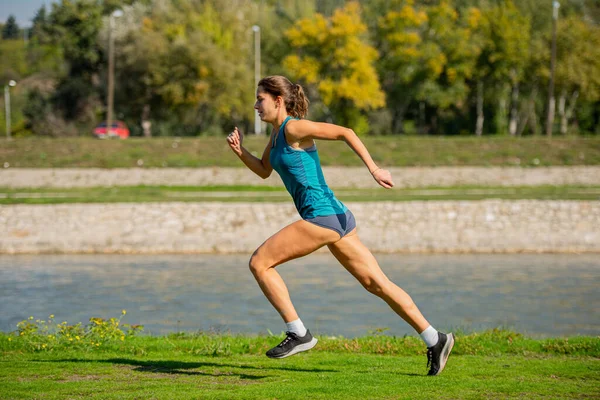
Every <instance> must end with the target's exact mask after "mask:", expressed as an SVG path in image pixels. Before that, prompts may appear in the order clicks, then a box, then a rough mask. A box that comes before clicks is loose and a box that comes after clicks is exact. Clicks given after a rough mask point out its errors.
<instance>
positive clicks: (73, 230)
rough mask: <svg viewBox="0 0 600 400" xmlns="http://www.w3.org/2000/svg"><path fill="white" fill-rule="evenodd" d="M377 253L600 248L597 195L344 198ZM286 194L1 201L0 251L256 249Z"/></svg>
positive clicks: (290, 215) (285, 209) (282, 212)
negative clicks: (256, 199) (224, 199)
mask: <svg viewBox="0 0 600 400" xmlns="http://www.w3.org/2000/svg"><path fill="white" fill-rule="evenodd" d="M348 207H349V208H350V209H351V210H352V211H353V212H354V214H355V216H356V219H357V221H358V226H359V235H360V237H361V238H362V240H363V242H364V243H365V244H366V245H367V246H368V247H369V248H370V249H371V250H372V251H374V252H454V253H456V252H500V253H513V252H600V202H599V201H532V200H518V201H504V200H483V201H470V202H466V201H428V202H422V201H415V202H376V203H348ZM297 219H298V215H297V212H296V210H295V209H294V207H293V205H291V204H289V203H218V202H205V203H145V204H135V203H120V204H57V205H12V206H2V207H0V253H4V254H25V253H231V252H243V253H250V252H251V251H252V250H254V249H255V248H256V247H257V246H259V245H260V244H261V243H262V242H263V241H264V240H265V239H266V238H268V237H269V236H270V235H272V234H273V233H275V232H277V231H278V230H279V229H281V228H282V227H284V226H285V225H287V224H289V223H291V222H293V221H295V220H297Z"/></svg>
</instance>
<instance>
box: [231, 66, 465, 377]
mask: <svg viewBox="0 0 600 400" xmlns="http://www.w3.org/2000/svg"><path fill="white" fill-rule="evenodd" d="M254 108H255V109H256V110H257V111H258V115H259V116H260V118H261V120H263V121H264V122H267V123H269V124H271V125H272V126H273V130H272V132H271V135H270V137H269V142H268V143H267V146H266V147H265V150H264V152H263V155H262V158H257V157H255V156H253V155H252V154H251V153H250V152H248V150H246V149H245V148H244V147H243V146H242V143H243V138H244V136H243V134H242V132H240V131H239V130H238V128H237V127H236V128H235V129H234V130H233V132H231V133H230V134H229V136H227V143H228V144H229V147H230V148H231V150H232V151H233V152H234V153H235V154H236V155H237V156H238V157H239V158H240V159H241V160H242V162H243V163H244V164H245V165H246V166H247V167H248V168H249V169H250V170H252V171H253V172H254V173H256V174H257V175H258V176H260V177H261V178H263V179H266V178H268V177H269V176H270V175H271V172H272V171H273V169H275V171H277V173H279V175H280V176H281V179H282V180H283V183H284V184H285V187H286V188H287V190H288V192H289V193H290V195H291V196H292V198H293V200H294V204H295V205H296V209H297V210H298V213H299V214H300V216H301V217H302V219H300V220H299V221H296V222H294V223H292V224H290V225H288V226H286V227H285V228H283V229H282V230H280V231H279V232H277V233H276V234H274V235H273V236H271V237H270V238H269V239H267V240H266V241H265V242H264V243H263V244H262V245H261V246H260V247H259V248H258V249H256V251H255V252H254V253H253V254H252V257H251V258H250V271H252V274H253V275H254V277H255V278H256V281H257V282H258V285H259V286H260V288H261V289H262V291H263V293H264V294H265V296H266V297H267V299H268V300H269V302H270V303H271V304H272V305H273V307H275V309H276V310H277V311H278V312H279V314H280V315H281V317H282V318H283V320H284V322H285V323H286V327H287V329H286V338H285V339H284V340H283V341H282V342H281V343H280V344H279V345H277V346H276V347H274V348H272V349H270V350H269V351H267V356H268V357H271V358H284V357H288V356H291V355H293V354H296V353H299V352H301V351H306V350H310V349H311V348H313V347H314V346H315V345H316V344H317V339H316V338H314V337H313V336H312V335H311V333H310V331H309V330H308V329H306V327H305V326H304V324H303V323H302V321H301V320H300V318H299V317H298V314H297V313H296V310H295V308H294V306H293V304H292V301H291V299H290V295H289V292H288V289H287V287H286V285H285V283H284V282H283V279H282V278H281V276H280V275H279V273H278V272H277V271H276V270H275V267H276V266H278V265H280V264H282V263H284V262H286V261H289V260H292V259H295V258H299V257H303V256H305V255H307V254H310V253H312V252H313V251H315V250H317V249H319V248H321V247H323V246H327V247H328V248H329V250H330V251H331V253H332V254H333V255H334V256H335V258H337V260H338V261H339V262H340V263H341V264H342V265H343V266H344V268H346V270H348V272H350V273H351V274H352V275H353V276H354V277H355V278H356V279H357V280H358V281H359V282H360V283H361V284H362V285H363V286H364V288H365V289H366V290H368V291H369V292H370V293H373V294H374V295H376V296H378V297H380V298H381V299H382V300H383V301H385V302H386V303H387V304H388V305H389V306H390V307H391V308H392V310H394V311H395V312H396V313H397V314H398V315H399V316H400V317H402V319H404V320H405V321H406V322H407V323H408V324H410V325H411V326H412V327H413V328H414V329H415V330H416V331H417V333H419V335H420V336H421V338H422V339H423V341H424V342H425V344H426V346H427V366H428V367H429V371H428V375H437V374H439V373H440V372H442V370H443V369H444V367H445V365H446V360H447V359H448V356H449V354H450V351H451V350H452V346H453V345H454V336H453V335H452V333H448V334H445V333H442V332H438V331H437V330H436V329H434V328H433V326H431V325H430V324H429V322H427V320H426V319H425V318H424V317H423V315H422V314H421V312H420V311H419V309H418V308H417V306H416V305H415V303H414V302H413V300H412V299H411V297H410V296H409V295H408V294H407V293H406V292H405V291H404V290H402V289H401V288H400V287H398V286H396V285H395V284H394V283H393V282H391V281H390V280H389V279H388V278H387V276H386V275H385V274H384V273H383V271H382V270H381V268H380V267H379V264H378V263H377V261H376V260H375V257H374V256H373V255H372V254H371V252H370V251H369V249H368V248H367V247H365V245H364V244H363V243H362V242H361V241H360V239H359V237H358V234H357V233H356V222H355V220H354V215H352V212H350V210H349V209H348V208H347V207H346V206H345V205H344V204H343V203H342V202H340V201H339V200H338V199H337V198H336V197H335V196H334V194H333V192H332V191H331V189H330V188H329V187H328V186H327V184H326V183H325V178H324V177H323V172H322V170H321V164H320V161H319V155H318V153H317V148H316V145H315V142H314V140H315V139H321V140H343V141H344V142H346V143H347V144H348V146H350V148H351V149H352V150H354V152H355V153H356V154H357V155H358V156H359V157H360V158H361V160H362V161H363V162H364V164H365V165H366V167H367V168H368V169H369V171H370V172H371V175H372V176H373V179H375V181H376V182H377V183H378V184H379V185H381V186H383V187H384V188H387V189H390V188H392V187H393V186H394V182H393V181H392V176H391V174H390V172H389V171H387V170H385V169H383V168H381V167H378V166H377V165H376V164H375V162H374V161H373V159H372V158H371V156H370V155H369V152H368V151H367V149H366V147H365V146H364V144H363V143H362V142H361V140H360V139H359V138H358V136H357V135H356V134H355V133H354V131H352V130H351V129H348V128H344V127H342V126H338V125H333V124H327V123H321V122H312V121H309V120H306V119H303V118H304V117H305V116H306V114H307V112H308V99H307V98H306V96H305V94H304V90H303V89H302V87H301V86H300V85H298V84H293V83H291V82H290V81H289V80H288V79H287V78H285V77H283V76H268V77H265V78H263V79H262V80H261V81H260V82H259V83H258V88H257V91H256V103H255V104H254Z"/></svg>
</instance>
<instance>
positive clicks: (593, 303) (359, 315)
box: [0, 254, 600, 337]
mask: <svg viewBox="0 0 600 400" xmlns="http://www.w3.org/2000/svg"><path fill="white" fill-rule="evenodd" d="M377 259H378V260H379V262H380V265H381V267H382V269H383V270H384V272H386V274H387V275H388V276H389V278H390V279H391V280H392V281H394V282H395V283H396V284H398V285H399V286H400V287H402V288H403V289H404V290H406V291H407V292H408V293H409V294H410V295H411V296H412V298H413V300H414V301H415V302H416V303H417V305H418V306H419V308H420V309H421V311H422V312H423V314H424V315H425V317H426V318H428V320H429V321H430V322H431V323H432V324H433V325H434V326H435V327H436V328H438V329H444V330H449V329H452V330H457V329H460V330H462V331H466V332H470V331H475V330H482V329H489V328H498V327H502V328H510V329H514V330H517V331H519V332H522V333H525V334H528V335H532V336H535V337H548V336H571V335H594V336H597V335H600V290H599V288H600V256H598V255H550V254H543V255H538V254H535V255H533V254H532V255H529V254H527V255H383V254H380V255H377ZM247 262H248V256H247V255H156V256H155V255H152V256H137V255H135V256H134V255H65V256H63V255H52V256H49V255H42V256H0V330H1V331H5V332H7V331H13V330H15V329H16V324H17V322H19V321H21V320H23V319H27V318H28V317H29V316H33V317H34V318H36V319H37V318H40V319H46V318H47V317H48V316H49V315H50V314H54V315H55V318H56V320H57V321H58V322H61V321H67V322H69V323H76V322H83V323H87V322H88V320H89V318H90V317H103V318H110V317H118V316H119V315H120V314H121V310H122V309H126V310H127V315H126V316H125V317H124V318H123V321H122V322H123V323H130V324H142V325H144V326H145V332H146V333H151V334H165V333H169V332H177V331H187V332H193V331H199V330H202V331H217V332H231V333H249V334H265V333H268V331H269V330H270V331H272V332H273V333H279V332H281V331H283V330H284V328H285V325H283V323H282V322H281V320H280V318H279V316H278V314H277V313H276V312H275V310H274V309H272V307H271V305H270V304H269V303H268V301H267V300H266V299H265V298H264V297H263V295H262V293H261V291H260V289H259V287H258V285H257V284H256V282H255V281H254V279H253V277H252V275H251V273H250V272H249V270H248V267H247ZM277 268H278V270H279V272H280V273H281V275H282V276H283V278H284V280H285V281H286V283H287V284H288V287H289V289H290V293H291V296H292V300H293V301H294V303H295V305H296V308H297V310H298V312H299V314H300V316H301V318H302V320H303V321H304V322H305V324H306V325H307V327H309V328H310V329H311V331H312V332H313V333H315V334H327V335H343V336H346V337H356V336H363V335H367V334H368V333H369V332H370V331H373V330H376V329H382V328H389V329H388V330H387V331H386V333H387V334H389V335H404V334H413V332H412V329H411V328H410V327H409V326H408V324H406V323H405V322H404V321H402V320H401V319H400V318H399V317H397V316H396V315H395V314H394V313H393V312H392V311H391V310H390V309H389V308H388V306H387V305H386V304H385V303H384V302H383V301H381V300H380V299H378V298H376V297H375V296H373V295H371V294H369V293H368V292H367V291H365V290H364V289H363V288H362V287H361V286H360V284H359V283H358V282H357V281H356V280H355V279H354V278H353V277H352V276H351V275H350V274H348V273H347V272H346V271H345V270H344V269H343V268H342V267H341V266H340V265H339V264H338V263H337V261H336V260H335V259H334V258H333V256H331V255H329V254H313V255H309V256H307V257H304V258H303V259H300V260H294V261H291V262H289V263H287V264H284V265H281V266H279V267H277Z"/></svg>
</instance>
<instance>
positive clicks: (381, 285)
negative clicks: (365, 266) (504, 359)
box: [360, 277, 390, 297]
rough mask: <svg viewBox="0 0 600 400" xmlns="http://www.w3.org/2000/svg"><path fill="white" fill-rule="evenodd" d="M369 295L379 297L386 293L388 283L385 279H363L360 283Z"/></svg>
mask: <svg viewBox="0 0 600 400" xmlns="http://www.w3.org/2000/svg"><path fill="white" fill-rule="evenodd" d="M360 283H361V284H362V285H363V287H364V288H365V289H367V291H368V292H369V293H372V294H374V295H375V296H378V297H381V296H383V295H385V293H387V291H388V290H387V289H388V285H389V283H390V281H389V280H388V279H385V278H379V279H377V278H373V277H365V278H363V279H361V282H360Z"/></svg>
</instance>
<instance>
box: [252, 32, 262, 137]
mask: <svg viewBox="0 0 600 400" xmlns="http://www.w3.org/2000/svg"><path fill="white" fill-rule="evenodd" d="M252 31H253V32H254V88H255V89H256V88H257V87H258V82H259V81H260V26H258V25H253V26H252ZM260 122H261V121H260V117H259V116H258V111H257V110H254V133H255V134H257V135H261V134H262V126H261V123H260Z"/></svg>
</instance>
